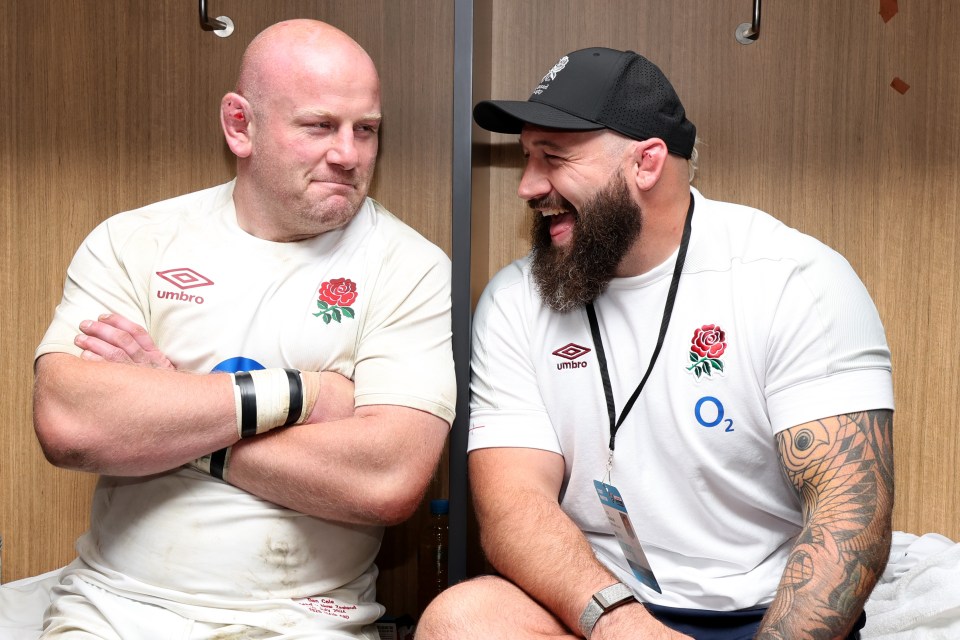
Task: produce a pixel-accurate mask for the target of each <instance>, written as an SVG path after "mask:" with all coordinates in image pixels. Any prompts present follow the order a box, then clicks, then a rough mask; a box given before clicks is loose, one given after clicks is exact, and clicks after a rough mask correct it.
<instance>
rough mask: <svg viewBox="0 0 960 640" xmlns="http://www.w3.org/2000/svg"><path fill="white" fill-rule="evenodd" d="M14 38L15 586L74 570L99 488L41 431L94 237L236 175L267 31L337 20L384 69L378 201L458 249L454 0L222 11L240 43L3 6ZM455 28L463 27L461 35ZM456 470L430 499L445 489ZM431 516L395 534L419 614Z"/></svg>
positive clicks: (10, 494) (10, 568)
mask: <svg viewBox="0 0 960 640" xmlns="http://www.w3.org/2000/svg"><path fill="white" fill-rule="evenodd" d="M0 6H3V7H4V8H5V9H6V11H4V15H5V17H6V18H7V19H6V20H5V22H4V25H3V27H2V28H0V74H2V75H0V107H2V108H3V113H4V116H5V118H6V121H7V123H8V125H7V126H5V127H3V128H2V129H0V152H2V158H0V169H2V174H0V189H2V191H0V207H2V221H3V222H2V224H3V226H2V229H3V242H2V247H3V248H2V263H0V285H2V287H3V288H2V291H3V294H4V296H5V299H6V300H7V301H8V303H7V304H5V305H3V307H2V308H0V328H2V330H0V358H2V363H3V365H4V367H5V370H6V371H7V375H6V376H4V379H3V381H2V383H0V384H2V385H3V387H2V389H3V391H2V396H0V398H2V399H0V411H2V414H0V419H2V420H3V424H4V429H3V430H0V455H2V456H3V457H2V460H3V462H2V463H0V496H2V497H0V535H3V536H4V549H3V552H4V558H3V559H4V564H3V569H4V572H3V578H4V580H5V581H9V580H14V579H18V578H22V577H25V576H28V575H34V574H37V573H40V572H42V571H46V570H49V569H53V568H56V567H59V566H62V565H63V564H65V563H66V562H68V561H69V560H70V559H71V558H72V557H73V555H74V551H73V542H74V539H75V538H76V537H77V535H78V534H79V533H81V532H82V531H83V530H84V529H85V528H86V526H87V509H88V504H89V498H90V493H91V491H92V487H93V482H94V478H93V477H91V476H88V475H83V474H76V473H69V472H63V471H58V470H56V469H54V468H53V467H52V466H50V465H49V464H48V463H47V462H46V461H45V460H44V459H43V456H42V454H41V452H40V450H39V447H38V446H37V444H36V442H35V438H34V435H33V430H32V422H31V420H32V418H31V410H30V397H31V389H32V370H31V368H32V360H33V350H34V349H35V347H36V344H37V343H38V342H39V340H40V337H41V336H42V334H43V331H44V330H45V329H46V326H47V324H48V323H49V321H50V318H51V315H52V311H53V308H54V306H55V305H56V303H57V302H58V301H59V298H60V292H61V287H62V284H63V278H64V271H65V268H66V265H67V264H68V262H69V260H70V258H71V257H72V255H73V252H74V251H75V249H76V247H77V246H78V245H79V243H80V242H81V240H82V239H83V237H84V236H85V235H86V234H87V233H88V232H89V231H90V230H91V229H92V228H93V227H94V226H95V225H96V224H97V223H98V222H100V221H101V220H103V219H105V218H106V217H107V216H109V215H111V214H113V213H115V212H118V211H122V210H126V209H131V208H134V207H138V206H141V205H144V204H147V203H149V202H154V201H156V200H159V199H162V198H166V197H171V196H174V195H176V194H180V193H185V192H188V191H193V190H196V189H200V188H203V187H206V186H210V185H214V184H217V183H220V182H223V181H225V180H227V179H229V178H230V177H232V175H233V166H234V162H233V157H232V156H231V155H230V153H229V151H228V150H227V148H226V145H225V144H224V143H223V140H222V135H221V133H220V129H219V125H218V121H217V110H218V105H219V100H220V97H221V96H222V95H223V94H224V93H225V92H226V91H228V90H230V89H231V88H232V85H233V82H234V80H235V77H236V72H237V69H238V66H239V60H240V56H241V54H242V51H243V49H244V48H245V46H246V45H247V43H248V42H249V41H250V39H252V37H253V36H254V35H256V33H258V32H259V31H260V30H261V29H263V28H264V27H266V26H268V25H269V24H272V23H274V22H277V21H280V20H283V19H287V18H295V17H313V18H319V19H323V20H326V21H328V22H330V23H332V24H334V25H336V26H338V27H340V28H341V29H343V30H345V31H347V32H348V33H350V34H351V35H353V36H354V37H355V38H356V39H357V41H358V42H360V44H362V45H363V46H364V47H365V48H366V49H367V50H368V51H369V52H370V54H371V56H372V57H373V58H374V61H375V62H376V63H377V66H378V68H379V70H380V74H381V79H382V82H383V94H384V96H383V108H384V114H385V120H384V126H383V134H382V138H381V151H380V157H379V167H378V172H377V177H376V180H375V183H374V185H373V189H372V195H373V196H374V197H376V198H377V199H378V200H380V201H381V202H383V203H384V204H385V205H386V206H387V207H388V208H390V209H391V210H392V211H393V212H394V213H396V214H397V215H398V216H399V217H400V218H402V219H404V220H405V221H406V222H408V223H409V224H411V225H412V226H413V227H415V228H417V229H419V230H420V231H421V232H422V233H423V234H424V235H425V236H427V238H428V239H430V240H432V241H433V242H435V243H436V244H438V245H439V246H441V247H442V248H443V249H445V250H446V251H448V252H449V248H450V219H451V216H450V198H451V196H450V184H451V179H450V148H451V144H452V142H451V140H452V138H451V136H452V133H451V123H452V114H451V112H450V94H451V87H452V69H451V62H452V44H453V43H452V27H451V26H449V25H452V5H451V3H448V2H444V1H443V0H411V1H405V2H404V3H402V4H401V3H395V2H391V1H389V0H367V1H364V2H355V3H341V2H325V1H312V2H308V1H305V0H302V1H295V0H278V1H273V2H258V3H253V2H237V1H227V0H223V1H219V2H215V3H210V7H209V8H210V15H211V17H215V16H217V15H227V16H229V17H230V18H231V19H232V20H233V21H234V23H235V25H236V31H235V32H234V34H233V35H232V36H230V37H229V38H219V37H217V36H216V35H214V34H212V33H209V32H204V31H202V30H201V29H200V27H199V23H198V20H197V3H196V2H185V1H183V0H160V1H157V2H149V3H143V2H137V3H130V2H124V1H122V0H112V1H111V0H106V1H103V2H99V1H98V2H85V1H83V0H58V1H53V0H41V1H38V2H31V3H22V2H21V3H17V2H16V0H3V2H2V5H0ZM444 34H450V35H449V36H447V35H444ZM446 482H447V476H446V467H445V466H444V467H442V469H441V473H440V474H438V477H437V479H436V481H435V482H434V484H433V485H432V487H431V492H430V494H431V495H430V497H439V496H442V495H446ZM424 513H425V509H424V510H423V513H421V514H419V515H418V517H417V518H415V519H414V520H413V521H412V522H410V523H408V524H406V525H402V526H400V527H395V528H393V529H391V530H390V531H389V532H388V536H387V540H386V543H385V547H384V553H383V556H382V559H381V564H383V565H384V568H383V572H382V578H381V589H382V601H383V602H385V603H386V604H387V605H388V607H389V609H390V610H391V611H394V612H397V613H399V612H404V611H410V612H412V611H413V608H414V603H415V593H416V590H415V589H414V588H412V586H411V585H412V584H414V582H413V581H414V580H415V553H414V551H413V550H412V547H411V540H412V539H413V538H414V537H415V536H416V532H417V531H418V529H419V526H420V522H421V521H422V520H423V514H424Z"/></svg>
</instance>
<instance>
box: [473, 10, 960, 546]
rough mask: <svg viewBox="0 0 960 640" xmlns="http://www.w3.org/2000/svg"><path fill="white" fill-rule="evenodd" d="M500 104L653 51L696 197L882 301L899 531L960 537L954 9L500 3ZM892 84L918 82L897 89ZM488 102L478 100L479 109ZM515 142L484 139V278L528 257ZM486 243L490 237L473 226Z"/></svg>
mask: <svg viewBox="0 0 960 640" xmlns="http://www.w3.org/2000/svg"><path fill="white" fill-rule="evenodd" d="M492 3H493V4H492V6H493V14H494V17H493V33H492V50H493V51H494V52H495V54H494V57H493V60H492V61H491V63H490V65H489V74H490V85H491V95H492V96H494V97H497V98H513V99H525V98H526V97H527V96H528V95H529V92H530V90H531V89H532V87H533V86H534V84H535V81H536V80H537V79H538V78H539V77H540V76H542V75H543V73H545V72H546V70H548V69H549V68H550V66H551V65H552V64H553V63H554V62H555V61H556V59H558V58H559V56H561V55H562V54H564V53H566V52H568V51H572V50H574V49H578V48H581V47H587V46H611V47H615V48H621V49H624V48H628V49H633V50H635V51H638V52H639V53H642V54H644V55H645V56H647V57H648V58H650V59H651V60H653V61H654V62H656V63H657V64H658V65H660V66H661V68H663V70H664V71H665V72H666V74H667V76H668V77H670V78H671V80H672V81H673V83H674V85H675V86H676V89H677V91H678V93H679V94H680V96H681V98H682V100H683V101H684V104H685V106H686V108H687V112H688V115H689V116H690V118H691V120H693V122H695V123H696V125H697V127H698V134H699V136H700V137H701V139H702V146H701V163H700V166H701V170H700V173H699V177H698V179H697V181H696V183H695V184H696V186H697V187H698V188H700V189H701V191H702V192H703V193H704V194H705V195H707V196H708V197H712V198H716V199H720V200H728V201H733V202H740V203H744V204H748V205H751V206H756V207H759V208H761V209H764V210H766V211H768V212H770V213H771V214H773V215H774V216H776V217H778V218H780V219H781V220H783V221H784V222H786V223H787V224H789V225H791V226H794V227H796V228H798V229H800V230H802V231H805V232H807V233H810V234H811V235H814V236H815V237H817V238H819V239H821V240H822V241H824V242H825V243H827V244H828V245H830V246H832V247H834V248H835V249H837V250H839V251H840V252H841V253H843V254H844V255H845V256H846V257H847V259H848V260H849V261H850V263H851V264H852V265H853V267H854V268H855V269H856V270H857V272H858V274H859V275H860V277H861V278H862V279H863V281H864V282H865V284H866V285H867V287H868V289H869V290H870V291H871V293H872V295H873V297H874V300H875V302H876V305H877V307H878V309H879V312H880V315H881V317H882V319H883V321H884V324H885V327H886V330H887V337H888V340H889V343H890V347H891V351H892V354H893V363H894V384H895V393H896V402H897V413H896V419H895V423H896V458H897V480H896V487H897V502H896V511H895V527H896V528H898V529H901V530H905V531H909V532H912V533H918V534H919V533H925V532H930V531H935V532H939V533H942V534H944V535H947V536H949V537H951V538H953V539H960V486H958V485H960V480H958V476H957V473H956V471H955V469H956V466H957V463H958V458H960V430H958V429H957V428H956V424H957V419H958V409H957V405H956V400H957V398H958V397H960V365H958V364H957V360H956V358H955V354H956V353H957V352H958V350H960V333H958V332H956V331H954V330H953V326H954V316H956V315H957V313H958V311H960V296H958V293H957V292H958V286H960V282H958V276H957V272H958V270H960V224H958V221H957V212H958V206H960V179H958V178H960V175H958V173H960V172H958V167H960V157H958V156H960V76H958V75H957V73H956V68H957V67H956V60H957V59H958V57H960V42H958V41H957V39H956V38H955V34H956V32H957V30H958V29H960V6H958V5H957V3H955V2H951V1H950V0H931V1H929V2H924V3H900V12H899V14H898V15H896V16H895V17H894V18H893V19H892V20H890V21H889V22H887V23H884V22H883V20H882V19H881V18H880V16H879V14H878V12H879V2H866V1H864V2H852V3H837V2H829V1H827V0H817V1H816V2H802V3H780V2H778V3H764V13H763V22H762V25H761V35H760V39H759V40H758V41H757V42H756V43H754V44H752V45H747V46H744V45H740V44H739V43H737V42H736V40H735V38H734V32H735V29H736V27H737V25H738V24H740V23H742V22H748V21H749V20H750V18H751V15H752V14H751V5H750V3H747V2H733V1H732V0H730V1H723V2H706V1H703V0H676V1H674V2H670V3H664V2H656V1H654V0H638V1H629V2H628V1H607V2H595V3H589V4H587V3H582V2H576V1H573V0H556V1H555V0H531V1H529V2H524V3H515V2H510V1H508V0H492ZM895 77H899V78H901V79H902V80H903V81H905V82H906V83H907V84H909V85H910V88H909V90H908V91H907V92H906V93H903V94H901V93H899V92H897V91H895V90H894V89H893V88H891V86H890V83H891V81H893V79H894V78H895ZM485 97H488V96H486V95H482V96H481V95H478V96H477V99H478V100H479V99H482V98H485ZM512 138H515V137H511V136H500V135H493V136H486V135H484V134H478V135H477V140H478V144H481V145H485V144H487V141H489V144H490V147H489V151H488V152H487V153H485V159H484V160H483V161H481V163H480V164H481V167H479V168H478V169H482V166H483V165H484V163H486V164H488V165H489V167H490V169H489V179H490V187H489V190H488V192H487V193H485V194H484V195H483V197H484V198H488V199H489V205H488V206H486V207H483V208H481V207H478V208H477V211H476V212H475V215H476V216H478V218H479V217H485V218H486V221H487V225H486V227H485V237H484V239H483V240H484V241H486V242H488V243H489V246H490V251H489V258H488V261H487V265H486V267H487V269H488V272H487V274H486V275H487V277H488V278H489V277H490V276H492V275H493V273H495V272H496V270H497V269H499V268H500V267H502V266H503V265H504V264H506V263H507V262H509V261H510V260H512V259H515V258H516V257H519V256H521V255H523V254H524V253H525V252H526V251H527V248H528V241H527V228H528V214H525V213H524V211H523V205H522V203H520V201H519V200H518V199H517V197H516V195H515V193H514V191H515V189H516V185H517V182H518V180H519V175H520V169H519V167H520V166H521V158H520V157H519V153H518V151H517V149H516V144H515V140H514V139H512ZM475 229H476V230H477V231H478V232H483V231H484V227H483V225H482V224H481V223H480V222H478V223H477V225H476V226H475Z"/></svg>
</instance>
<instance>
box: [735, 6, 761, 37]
mask: <svg viewBox="0 0 960 640" xmlns="http://www.w3.org/2000/svg"><path fill="white" fill-rule="evenodd" d="M736 35H737V42H739V43H740V44H753V43H754V42H756V41H757V38H759V37H760V0H753V23H752V24H751V23H749V22H744V23H743V24H741V25H740V26H739V27H737V34H736Z"/></svg>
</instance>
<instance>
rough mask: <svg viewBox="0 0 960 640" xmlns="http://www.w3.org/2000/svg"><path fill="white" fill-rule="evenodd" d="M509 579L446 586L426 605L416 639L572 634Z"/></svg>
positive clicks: (487, 639)
mask: <svg viewBox="0 0 960 640" xmlns="http://www.w3.org/2000/svg"><path fill="white" fill-rule="evenodd" d="M567 634H569V631H568V630H567V629H566V628H564V627H563V625H562V624H560V622H559V621H558V620H557V619H556V618H554V617H553V616H552V615H551V614H550V613H549V612H547V611H546V610H545V609H543V608H542V607H541V606H540V605H539V604H538V603H536V602H535V601H534V600H532V599H531V598H530V597H529V596H528V595H527V594H526V593H524V592H523V591H522V590H521V589H520V588H518V587H517V586H516V585H514V584H513V583H511V582H509V581H507V580H504V579H503V578H498V577H494V576H481V577H479V578H474V579H473V580H468V581H467V582H461V583H460V584H458V585H455V586H453V587H450V588H449V589H447V590H446V591H444V592H443V593H441V594H440V595H439V596H437V598H436V599H434V601H433V602H431V603H430V606H428V607H427V609H426V611H424V613H423V615H422V616H421V617H420V622H419V624H417V631H416V640H451V639H456V640H474V639H476V640H490V639H491V638H511V639H519V638H539V637H544V636H549V637H558V636H559V637H572V636H567Z"/></svg>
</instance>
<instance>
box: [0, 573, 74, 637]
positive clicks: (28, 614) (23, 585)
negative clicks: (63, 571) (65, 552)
mask: <svg viewBox="0 0 960 640" xmlns="http://www.w3.org/2000/svg"><path fill="white" fill-rule="evenodd" d="M59 574H60V569H54V570H53V571H48V572H47V573H42V574H40V575H38V576H33V577H30V578H24V579H23V580H17V581H15V582H9V583H7V584H4V585H0V639H2V640H37V638H39V637H40V632H41V631H42V623H43V612H44V611H46V610H47V607H48V606H49V605H50V589H52V588H53V587H54V586H55V585H56V584H57V582H58V580H57V576H58V575H59Z"/></svg>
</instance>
